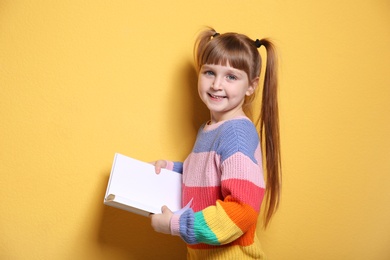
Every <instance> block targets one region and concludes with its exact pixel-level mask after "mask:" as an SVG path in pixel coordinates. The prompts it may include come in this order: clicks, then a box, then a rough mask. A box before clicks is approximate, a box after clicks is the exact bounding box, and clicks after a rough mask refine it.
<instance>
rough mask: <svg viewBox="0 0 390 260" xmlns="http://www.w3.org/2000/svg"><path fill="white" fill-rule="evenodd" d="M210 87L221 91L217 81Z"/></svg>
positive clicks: (219, 83)
mask: <svg viewBox="0 0 390 260" xmlns="http://www.w3.org/2000/svg"><path fill="white" fill-rule="evenodd" d="M210 87H211V88H212V89H214V90H219V89H221V82H220V81H219V80H217V79H215V80H214V82H213V83H212V84H211V86H210Z"/></svg>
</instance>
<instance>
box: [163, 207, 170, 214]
mask: <svg viewBox="0 0 390 260" xmlns="http://www.w3.org/2000/svg"><path fill="white" fill-rule="evenodd" d="M167 211H171V210H170V209H169V208H168V207H167V206H165V205H164V206H162V207H161V212H162V213H163V214H164V213H165V212H167Z"/></svg>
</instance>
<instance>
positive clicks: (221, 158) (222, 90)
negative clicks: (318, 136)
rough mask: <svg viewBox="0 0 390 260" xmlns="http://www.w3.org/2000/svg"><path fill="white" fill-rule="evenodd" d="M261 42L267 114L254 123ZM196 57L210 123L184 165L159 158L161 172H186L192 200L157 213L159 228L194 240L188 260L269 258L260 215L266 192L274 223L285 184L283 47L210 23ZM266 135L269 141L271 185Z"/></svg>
mask: <svg viewBox="0 0 390 260" xmlns="http://www.w3.org/2000/svg"><path fill="white" fill-rule="evenodd" d="M260 46H264V47H265V49H266V51H267V63H266V68H265V76H264V84H263V85H264V86H263V93H262V104H261V111H260V117H259V118H258V119H257V120H254V122H255V123H252V121H251V120H250V119H249V118H252V113H251V109H250V105H251V102H252V101H253V100H254V97H255V92H256V90H257V87H258V85H259V79H260V72H261V57H260V54H259V51H258V48H260ZM194 56H195V63H196V68H197V72H198V92H199V95H200V97H201V99H202V101H203V102H204V103H205V104H206V106H207V107H208V109H209V110H210V120H209V121H208V122H207V123H205V124H204V125H203V126H202V127H201V128H200V129H199V132H198V135H197V139H196V142H195V145H194V147H193V150H192V152H191V154H190V155H189V156H188V157H187V159H186V160H185V161H184V163H179V162H171V161H165V160H159V161H156V162H153V164H154V165H155V168H156V173H159V172H160V169H161V168H168V169H171V170H174V171H178V172H182V173H183V187H182V193H183V194H182V204H183V206H184V205H186V204H187V203H188V202H190V201H191V200H192V204H191V207H190V208H188V209H186V210H184V211H183V212H177V213H172V211H171V210H169V209H168V208H167V207H166V206H163V207H162V214H155V215H152V216H151V224H152V227H153V228H154V229H155V230H156V231H157V232H161V233H167V234H172V235H177V236H180V237H181V238H182V239H183V240H184V241H185V242H186V243H187V248H188V253H187V256H188V259H264V257H265V256H264V254H263V252H262V250H261V247H260V243H259V240H258V238H257V235H256V224H257V219H258V216H259V212H260V206H261V203H262V201H263V197H264V196H265V207H264V209H265V213H264V226H265V227H266V226H267V225H268V224H269V222H270V220H271V217H272V215H273V214H274V213H275V211H276V209H277V207H278V204H279V197H280V185H281V162H280V144H279V143H280V142H279V117H278V102H277V59H276V58H277V57H276V52H275V48H274V46H273V44H272V43H271V42H270V41H269V40H267V39H262V40H256V41H253V40H252V39H250V38H249V37H247V36H245V35H242V34H237V33H225V34H221V35H220V34H219V33H217V32H216V31H215V30H214V29H212V28H209V29H207V30H205V31H203V32H202V33H201V34H200V35H199V37H198V39H197V41H196V43H195V48H194ZM252 120H253V118H252ZM256 125H259V129H260V131H259V133H258V132H257V129H256ZM259 135H260V138H261V140H264V155H265V158H264V162H265V170H266V171H265V172H266V176H265V177H266V178H265V179H266V183H265V182H264V178H263V164H262V163H263V158H262V152H261V151H262V145H261V144H260V141H259ZM265 187H267V188H265Z"/></svg>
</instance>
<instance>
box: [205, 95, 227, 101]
mask: <svg viewBox="0 0 390 260" xmlns="http://www.w3.org/2000/svg"><path fill="white" fill-rule="evenodd" d="M207 94H208V95H209V97H211V98H212V99H218V100H219V99H223V98H226V96H216V95H213V94H210V93H207Z"/></svg>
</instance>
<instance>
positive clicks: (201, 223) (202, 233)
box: [194, 211, 220, 245]
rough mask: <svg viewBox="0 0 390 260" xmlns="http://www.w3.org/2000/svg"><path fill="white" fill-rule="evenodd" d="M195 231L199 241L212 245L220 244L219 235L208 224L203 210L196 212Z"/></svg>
mask: <svg viewBox="0 0 390 260" xmlns="http://www.w3.org/2000/svg"><path fill="white" fill-rule="evenodd" d="M194 231H195V237H196V240H197V241H198V242H200V243H206V244H210V245H220V243H219V241H218V239H217V236H216V235H215V234H214V232H213V231H211V229H210V228H209V226H208V225H207V223H206V220H205V219H204V216H203V213H202V211H199V212H196V213H195V221H194Z"/></svg>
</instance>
